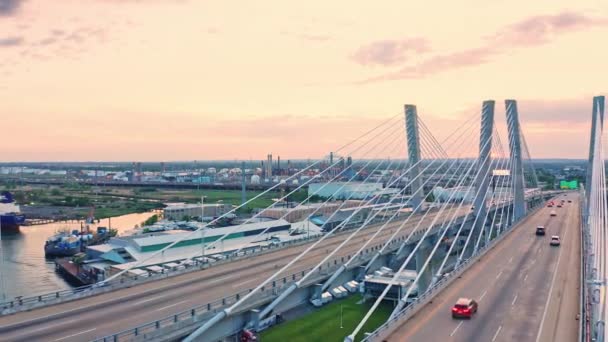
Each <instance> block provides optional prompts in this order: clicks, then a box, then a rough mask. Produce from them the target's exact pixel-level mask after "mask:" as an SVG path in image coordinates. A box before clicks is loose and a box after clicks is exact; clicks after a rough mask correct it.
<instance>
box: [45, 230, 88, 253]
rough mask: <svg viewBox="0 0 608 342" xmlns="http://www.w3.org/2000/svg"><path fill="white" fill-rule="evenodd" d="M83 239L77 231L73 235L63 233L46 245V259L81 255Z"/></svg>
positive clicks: (52, 237)
mask: <svg viewBox="0 0 608 342" xmlns="http://www.w3.org/2000/svg"><path fill="white" fill-rule="evenodd" d="M81 246H82V239H81V237H80V236H79V232H78V231H77V230H75V231H72V232H71V233H69V232H67V231H61V232H59V233H57V234H55V235H53V236H51V237H50V238H48V239H47V240H46V242H45V244H44V255H45V256H46V257H68V256H72V255H75V254H76V253H79V252H80V250H81Z"/></svg>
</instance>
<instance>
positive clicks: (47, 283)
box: [0, 213, 153, 301]
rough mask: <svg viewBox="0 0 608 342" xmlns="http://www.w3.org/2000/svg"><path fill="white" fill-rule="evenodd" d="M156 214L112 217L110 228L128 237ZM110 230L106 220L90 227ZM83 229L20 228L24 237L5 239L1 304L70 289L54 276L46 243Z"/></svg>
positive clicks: (55, 225) (56, 226) (51, 225)
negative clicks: (64, 232) (62, 232)
mask: <svg viewBox="0 0 608 342" xmlns="http://www.w3.org/2000/svg"><path fill="white" fill-rule="evenodd" d="M152 215H153V213H141V214H129V215H124V216H118V217H113V218H112V219H111V227H112V228H115V229H117V230H118V234H119V235H126V234H125V233H127V232H128V231H130V230H132V229H133V227H134V226H135V225H141V223H142V222H143V221H145V220H146V219H147V218H148V217H150V216H152ZM98 226H102V227H108V226H109V220H108V219H103V220H101V222H99V223H95V224H92V225H91V230H95V229H96V227H98ZM66 228H68V229H70V230H73V229H80V223H77V222H71V223H65V222H58V223H49V224H43V225H37V226H26V227H21V233H20V234H16V235H2V253H1V256H2V258H3V259H1V260H0V301H1V300H2V298H3V295H4V296H6V299H12V298H14V297H16V296H24V297H28V296H32V295H38V294H43V293H48V292H54V291H58V290H64V289H68V288H70V287H71V286H70V285H69V284H68V283H67V282H65V281H64V280H63V278H62V277H61V276H60V275H59V274H57V273H56V272H55V264H54V262H53V260H52V259H45V257H44V242H45V241H46V239H47V238H48V237H50V236H52V235H54V234H55V233H56V232H57V231H59V230H64V229H66Z"/></svg>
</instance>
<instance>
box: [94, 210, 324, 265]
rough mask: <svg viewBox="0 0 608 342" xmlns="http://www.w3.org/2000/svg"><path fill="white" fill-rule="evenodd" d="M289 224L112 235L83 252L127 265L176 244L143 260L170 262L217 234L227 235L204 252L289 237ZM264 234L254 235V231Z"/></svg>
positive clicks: (192, 252) (198, 248)
mask: <svg viewBox="0 0 608 342" xmlns="http://www.w3.org/2000/svg"><path fill="white" fill-rule="evenodd" d="M291 227H292V225H291V224H290V223H289V222H287V221H285V220H272V221H264V222H255V223H249V224H242V225H238V226H229V227H222V228H213V229H204V230H203V231H201V232H199V233H193V232H171V233H169V232H166V233H154V234H146V235H139V236H127V237H117V238H112V239H110V241H109V242H108V243H106V244H102V245H95V246H88V247H87V249H86V253H87V256H88V258H89V259H91V260H97V261H99V262H103V263H106V264H107V266H114V265H118V264H121V265H127V264H130V263H134V262H137V261H140V260H146V259H147V258H149V257H150V256H151V255H152V254H153V253H155V252H156V251H159V250H161V249H162V248H165V247H167V246H169V245H170V244H171V243H173V242H175V241H180V242H179V243H176V244H175V245H173V246H172V247H171V248H169V249H168V250H167V251H166V252H165V253H164V254H163V255H162V256H158V258H152V259H151V260H148V261H146V264H145V265H154V264H158V263H164V262H170V261H171V262H174V261H179V260H183V259H186V258H187V257H188V256H192V255H196V254H197V252H198V253H199V254H200V253H201V248H202V247H201V246H203V244H207V245H208V244H210V243H212V242H213V241H216V240H218V239H219V238H220V237H222V236H224V235H227V236H226V237H225V238H224V241H223V242H222V243H221V244H220V246H221V247H220V246H217V247H215V248H214V249H213V250H210V251H207V252H206V253H208V254H216V253H223V252H228V251H230V250H235V249H239V248H244V249H247V248H252V247H256V246H259V245H260V244H268V243H272V241H273V240H272V238H273V237H274V236H277V238H278V239H280V240H281V241H283V240H286V239H289V231H290V229H291ZM307 229H310V230H311V233H313V234H318V233H319V229H318V227H316V226H314V225H310V226H309V227H307ZM262 232H265V235H264V236H263V237H262V236H260V237H258V234H260V233H262Z"/></svg>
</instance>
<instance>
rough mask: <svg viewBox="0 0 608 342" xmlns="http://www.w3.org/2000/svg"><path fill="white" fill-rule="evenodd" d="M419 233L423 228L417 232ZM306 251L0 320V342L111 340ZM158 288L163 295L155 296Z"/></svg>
mask: <svg viewBox="0 0 608 342" xmlns="http://www.w3.org/2000/svg"><path fill="white" fill-rule="evenodd" d="M463 209H464V208H463ZM466 209H467V210H468V208H466ZM452 210H454V209H450V212H451V211H452ZM462 212H464V210H463V211H462ZM434 215H436V213H431V214H429V215H428V217H427V218H426V220H425V222H427V224H430V222H431V220H432V217H433V216H434ZM418 220H420V216H416V219H412V220H410V221H411V222H409V223H408V225H407V226H406V227H405V228H404V229H403V230H402V233H401V234H400V235H399V236H403V235H406V234H407V232H409V231H411V230H412V229H413V228H414V226H415V223H416V222H417V221H418ZM401 222H402V221H399V222H395V223H393V224H391V228H388V227H387V228H386V229H385V230H384V231H383V232H382V233H381V234H379V236H378V237H377V238H376V239H374V240H373V241H372V244H370V246H373V245H375V244H378V243H380V242H383V241H385V240H386V239H387V238H388V237H389V236H390V235H391V234H392V233H393V232H394V230H395V228H397V227H398V226H399V225H400V224H401ZM379 227H380V226H379V225H377V226H374V227H369V228H367V229H364V230H363V231H362V232H360V233H359V234H358V235H357V236H358V237H357V238H355V239H354V240H353V241H351V243H350V244H349V246H348V248H346V247H345V248H343V249H342V250H340V251H339V252H338V253H337V255H336V257H340V256H346V255H348V254H352V253H354V252H356V251H357V250H358V248H359V247H360V246H361V245H363V244H364V243H365V242H366V241H367V240H369V239H370V237H371V235H372V234H373V233H374V232H375V231H376V230H377V229H379ZM423 228H425V226H421V228H420V229H423ZM346 234H350V232H345V233H343V234H338V235H336V236H332V237H330V238H328V239H326V240H325V241H323V242H322V243H321V244H320V245H319V246H317V248H315V249H314V250H312V251H311V252H310V253H308V255H306V257H304V258H302V259H301V260H300V261H299V262H298V263H296V264H295V265H294V266H293V267H292V268H290V269H289V270H288V271H287V272H286V273H285V274H284V275H291V274H292V273H294V272H298V271H301V270H303V269H306V268H308V267H312V266H314V265H316V264H317V263H318V262H319V261H321V260H322V259H323V258H324V257H325V256H327V254H328V253H329V251H330V250H332V249H333V248H335V247H336V246H337V245H338V244H340V243H341V242H342V241H344V239H345V237H346V236H347V235H346ZM308 246H309V244H306V245H303V246H298V247H292V248H288V249H283V250H277V251H274V252H271V253H268V254H265V255H260V256H257V257H252V258H249V259H246V260H243V261H241V262H234V263H229V264H224V265H218V266H215V267H212V268H209V269H207V270H203V271H197V272H192V273H188V274H183V275H180V276H175V277H171V278H166V279H163V280H158V281H155V282H151V283H147V284H142V285H138V286H134V287H131V288H126V289H121V290H117V291H114V292H111V293H106V294H100V295H97V296H94V297H88V298H84V299H80V300H77V301H73V302H67V303H63V304H58V305H54V306H49V307H44V308H40V309H36V310H32V311H28V312H21V313H17V314H14V315H8V316H3V317H0V341H86V340H92V339H95V338H98V337H103V336H107V335H111V334H114V333H117V332H120V331H123V330H127V329H130V328H133V327H136V326H138V325H141V324H145V323H148V322H152V321H155V320H158V319H162V318H165V317H167V316H170V315H173V314H176V313H178V312H182V311H185V310H189V309H190V308H192V307H194V306H197V305H202V304H206V303H209V302H213V301H215V300H218V299H221V298H223V297H226V296H228V295H232V294H234V293H237V292H239V291H242V290H247V289H250V288H253V287H255V286H257V285H258V284H259V283H261V282H262V281H263V280H265V279H267V278H268V277H270V276H271V275H272V274H273V273H274V272H276V270H277V268H279V267H280V266H283V265H285V264H286V263H287V262H289V261H290V260H291V259H292V258H294V257H295V256H296V255H298V254H300V252H301V251H303V250H304V249H305V248H307V247H308ZM284 275H281V276H280V277H279V278H281V277H282V276H284ZM159 288H166V290H163V291H157V290H158V289H159Z"/></svg>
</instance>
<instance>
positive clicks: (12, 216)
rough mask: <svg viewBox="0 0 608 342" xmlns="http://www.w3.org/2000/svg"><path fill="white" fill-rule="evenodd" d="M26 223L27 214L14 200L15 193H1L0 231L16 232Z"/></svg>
mask: <svg viewBox="0 0 608 342" xmlns="http://www.w3.org/2000/svg"><path fill="white" fill-rule="evenodd" d="M24 223H25V215H23V214H21V212H20V209H19V206H18V205H16V204H15V201H13V195H12V194H11V193H10V192H8V191H3V192H2V193H0V232H2V233H9V234H11V233H12V234H14V233H18V232H19V227H20V226H21V225H23V224H24Z"/></svg>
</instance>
